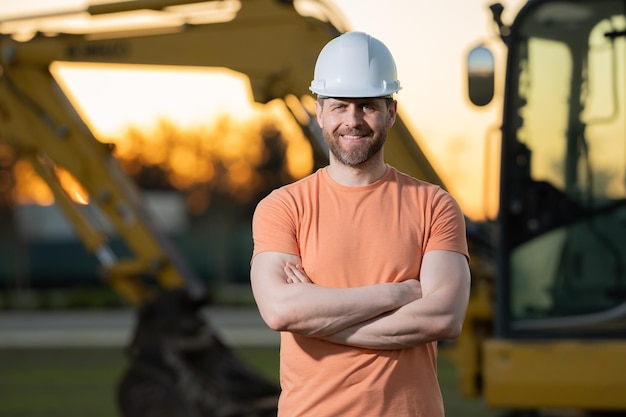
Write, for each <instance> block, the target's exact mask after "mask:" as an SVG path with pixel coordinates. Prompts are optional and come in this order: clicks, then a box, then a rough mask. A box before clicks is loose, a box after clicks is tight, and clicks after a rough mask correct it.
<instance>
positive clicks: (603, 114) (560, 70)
mask: <svg viewBox="0 0 626 417" xmlns="http://www.w3.org/2000/svg"><path fill="white" fill-rule="evenodd" d="M501 9H502V8H501V7H495V8H494V7H492V11H494V21H495V22H496V23H497V24H498V26H499V27H500V35H501V37H502V39H503V41H504V43H505V45H506V47H507V48H508V57H507V72H506V79H505V89H504V91H505V93H504V107H503V121H502V150H501V161H500V163H501V166H500V170H501V172H500V205H499V214H498V218H497V220H496V221H495V223H496V225H497V226H496V227H497V235H498V241H497V245H496V248H497V249H496V250H497V254H496V256H497V273H496V276H497V279H496V283H495V293H494V312H493V313H494V329H493V337H492V338H490V339H489V340H487V341H486V342H485V344H484V350H483V352H482V356H481V357H482V358H483V366H482V375H481V376H482V381H483V383H484V395H485V399H486V401H487V403H488V404H490V405H493V406H496V407H504V408H515V409H534V410H536V409H539V408H573V409H579V410H609V411H615V410H622V411H623V410H625V409H626V400H625V399H624V396H623V392H624V389H625V388H626V386H625V385H624V379H623V375H624V373H625V372H626V369H625V368H624V360H623V354H624V352H625V351H626V342H625V341H624V337H625V336H626V238H625V236H626V222H625V219H626V204H625V203H626V152H625V150H626V80H625V79H624V74H626V3H624V2H623V1H617V0H599V1H595V0H594V1H550V0H546V1H529V2H528V3H527V4H526V5H525V6H524V7H523V8H522V9H521V10H520V12H519V13H518V15H517V17H516V19H515V21H514V23H513V24H512V25H511V26H510V27H508V26H506V25H504V24H503V23H502V21H501V19H500V18H499V16H500V13H501ZM496 11H499V13H496ZM480 75H484V73H480V74H478V76H477V75H476V74H474V75H473V76H472V74H470V76H469V80H470V89H469V91H470V92H473V93H472V94H473V96H474V97H478V99H476V100H475V103H476V104H482V105H484V103H480V97H484V90H485V85H484V84H480V83H485V80H486V79H485V77H484V76H482V77H481V76H480ZM487 84H488V83H487ZM477 92H479V93H480V92H483V95H482V96H481V95H480V94H479V93H477Z"/></svg>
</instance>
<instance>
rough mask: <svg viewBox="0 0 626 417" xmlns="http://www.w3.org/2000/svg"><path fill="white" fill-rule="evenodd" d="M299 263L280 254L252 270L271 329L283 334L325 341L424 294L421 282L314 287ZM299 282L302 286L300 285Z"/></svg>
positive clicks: (257, 297)
mask: <svg viewBox="0 0 626 417" xmlns="http://www.w3.org/2000/svg"><path fill="white" fill-rule="evenodd" d="M297 261H298V259H297V258H296V257H293V256H288V255H285V254H279V253H265V254H263V253H262V254H259V255H257V257H255V259H254V261H253V264H252V270H251V279H252V290H253V292H254V296H255V300H256V301H257V305H258V307H259V311H260V312H261V316H262V317H263V319H264V320H265V322H266V323H267V324H268V326H269V327H270V328H272V329H274V330H277V331H288V332H293V333H297V334H300V335H306V336H314V337H322V336H326V335H329V334H333V333H336V332H339V331H341V330H342V329H345V328H347V327H350V326H354V325H355V324H357V323H362V322H364V321H367V320H369V319H371V318H373V317H377V316H380V315H381V314H383V313H385V312H388V311H392V310H395V309H397V308H398V307H400V306H403V305H405V304H407V303H409V302H411V301H413V300H415V299H417V298H419V297H420V296H421V287H420V285H419V283H418V282H417V281H415V280H409V281H412V282H402V283H384V284H377V285H370V286H362V287H354V288H328V287H322V286H319V285H315V284H313V283H311V281H310V280H309V279H308V277H307V276H306V274H305V273H304V271H303V270H301V269H298V268H301V267H298V266H297V264H298V262H297ZM296 282H297V283H296Z"/></svg>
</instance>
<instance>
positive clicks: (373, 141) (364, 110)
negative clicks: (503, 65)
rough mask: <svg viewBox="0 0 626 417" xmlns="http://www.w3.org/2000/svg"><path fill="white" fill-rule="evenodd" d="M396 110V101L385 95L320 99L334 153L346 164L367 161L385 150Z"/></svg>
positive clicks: (326, 134)
mask: <svg viewBox="0 0 626 417" xmlns="http://www.w3.org/2000/svg"><path fill="white" fill-rule="evenodd" d="M395 110H396V107H395V102H394V101H393V100H391V99H385V98H355V99H336V98H326V99H322V100H320V101H319V102H318V105H317V119H318V122H319V124H320V126H321V127H322V133H323V136H324V141H325V142H326V145H327V146H328V149H329V151H330V153H331V157H332V158H334V159H335V160H336V161H337V162H339V163H341V164H343V165H345V166H350V167H363V166H365V165H367V164H368V163H369V161H372V160H373V157H374V156H375V155H377V154H379V153H380V152H381V150H382V148H383V145H384V143H385V140H386V138H387V129H388V128H389V127H390V126H392V125H393V122H394V121H395Z"/></svg>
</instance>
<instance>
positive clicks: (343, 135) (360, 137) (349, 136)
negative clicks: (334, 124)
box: [340, 133, 369, 140]
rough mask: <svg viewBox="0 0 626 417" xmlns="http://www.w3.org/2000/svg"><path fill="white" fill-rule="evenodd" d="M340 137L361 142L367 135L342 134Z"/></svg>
mask: <svg viewBox="0 0 626 417" xmlns="http://www.w3.org/2000/svg"><path fill="white" fill-rule="evenodd" d="M340 136H341V137H342V138H343V139H346V140H361V139H365V138H367V137H368V136H369V135H368V134H367V133H349V134H348V133H344V134H341V135H340Z"/></svg>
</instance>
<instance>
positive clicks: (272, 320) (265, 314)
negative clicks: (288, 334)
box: [261, 309, 289, 332]
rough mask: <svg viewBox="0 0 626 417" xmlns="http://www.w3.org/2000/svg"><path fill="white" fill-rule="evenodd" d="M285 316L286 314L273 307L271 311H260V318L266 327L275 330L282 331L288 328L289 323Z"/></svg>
mask: <svg viewBox="0 0 626 417" xmlns="http://www.w3.org/2000/svg"><path fill="white" fill-rule="evenodd" d="M286 316H287V315H286V314H282V313H281V312H280V311H279V310H276V309H273V310H272V311H261V318H262V319H263V321H264V322H265V324H267V327H269V328H270V329H272V330H274V331H276V332H282V331H286V330H288V329H289V323H288V321H287V318H286Z"/></svg>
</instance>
